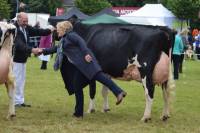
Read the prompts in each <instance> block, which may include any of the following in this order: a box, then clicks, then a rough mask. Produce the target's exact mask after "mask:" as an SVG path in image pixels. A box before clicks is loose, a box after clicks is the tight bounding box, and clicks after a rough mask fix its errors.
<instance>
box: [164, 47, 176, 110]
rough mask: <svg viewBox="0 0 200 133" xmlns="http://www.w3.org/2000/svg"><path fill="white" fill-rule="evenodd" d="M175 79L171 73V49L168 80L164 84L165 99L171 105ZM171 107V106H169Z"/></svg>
mask: <svg viewBox="0 0 200 133" xmlns="http://www.w3.org/2000/svg"><path fill="white" fill-rule="evenodd" d="M175 86H176V85H175V81H174V78H173V74H172V63H171V49H170V52H169V76H168V81H167V84H166V92H167V99H168V101H169V103H170V105H172V102H173V101H174V100H175ZM170 108H172V107H170Z"/></svg>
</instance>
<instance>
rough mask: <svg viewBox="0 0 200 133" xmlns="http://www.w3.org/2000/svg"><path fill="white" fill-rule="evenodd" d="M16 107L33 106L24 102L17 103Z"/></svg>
mask: <svg viewBox="0 0 200 133" xmlns="http://www.w3.org/2000/svg"><path fill="white" fill-rule="evenodd" d="M15 107H31V105H29V104H25V103H22V104H16V105H15Z"/></svg>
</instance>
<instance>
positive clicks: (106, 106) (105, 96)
mask: <svg viewBox="0 0 200 133" xmlns="http://www.w3.org/2000/svg"><path fill="white" fill-rule="evenodd" d="M102 96H103V110H102V111H103V112H109V111H110V108H109V103H108V87H107V86H105V85H103V86H102Z"/></svg>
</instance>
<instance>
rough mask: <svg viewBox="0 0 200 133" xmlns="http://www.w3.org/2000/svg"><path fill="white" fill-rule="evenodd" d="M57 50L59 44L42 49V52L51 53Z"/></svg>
mask: <svg viewBox="0 0 200 133" xmlns="http://www.w3.org/2000/svg"><path fill="white" fill-rule="evenodd" d="M56 52H57V46H53V47H51V48H45V49H43V50H42V53H43V54H44V55H49V54H53V53H56Z"/></svg>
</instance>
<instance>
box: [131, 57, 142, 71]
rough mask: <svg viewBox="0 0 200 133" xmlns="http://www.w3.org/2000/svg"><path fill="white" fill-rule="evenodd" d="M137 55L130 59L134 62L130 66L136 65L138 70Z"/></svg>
mask: <svg viewBox="0 0 200 133" xmlns="http://www.w3.org/2000/svg"><path fill="white" fill-rule="evenodd" d="M137 58H138V55H137V54H136V55H135V57H133V58H132V60H134V62H133V63H132V64H134V65H136V66H137V67H138V68H139V67H141V65H140V63H139V62H138V59H137Z"/></svg>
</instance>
